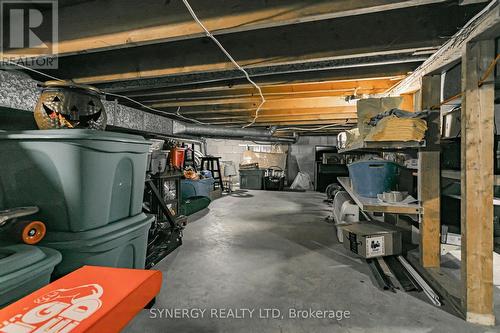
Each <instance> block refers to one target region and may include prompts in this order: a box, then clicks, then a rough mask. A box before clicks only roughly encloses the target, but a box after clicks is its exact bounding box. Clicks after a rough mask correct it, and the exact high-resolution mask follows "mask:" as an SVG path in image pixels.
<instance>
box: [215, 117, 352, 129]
mask: <svg viewBox="0 0 500 333" xmlns="http://www.w3.org/2000/svg"><path fill="white" fill-rule="evenodd" d="M247 123H249V121H220V122H210V124H211V125H231V124H235V125H238V124H247ZM256 123H257V125H256V126H255V127H257V126H272V125H280V126H281V125H293V126H295V125H330V124H337V123H338V128H352V127H353V126H354V125H356V124H357V120H348V121H339V120H330V119H328V120H318V119H315V120H292V121H289V120H286V121H271V122H269V121H267V120H264V121H263V120H260V121H257V122H256Z"/></svg>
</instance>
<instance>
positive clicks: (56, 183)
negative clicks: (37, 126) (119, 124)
mask: <svg viewBox="0 0 500 333" xmlns="http://www.w3.org/2000/svg"><path fill="white" fill-rule="evenodd" d="M148 149H149V143H148V142H147V141H146V140H144V139H143V138H142V137H140V136H135V135H128V134H121V133H111V132H104V131H94V130H77V129H68V130H64V129H59V130H41V131H23V132H3V133H0V161H1V163H0V210H2V209H8V208H12V207H21V206H33V205H36V206H38V207H40V212H39V213H38V214H37V215H36V216H34V218H36V219H40V220H41V221H43V222H44V223H45V224H46V225H47V229H48V230H49V231H72V232H77V231H85V230H90V229H95V228H99V227H102V226H104V225H106V224H108V223H111V222H115V221H118V220H121V219H124V218H126V217H130V216H134V215H137V214H139V213H140V212H141V211H142V196H143V192H144V178H145V172H146V161H147V153H148Z"/></svg>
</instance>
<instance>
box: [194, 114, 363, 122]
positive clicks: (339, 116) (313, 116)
mask: <svg viewBox="0 0 500 333" xmlns="http://www.w3.org/2000/svg"><path fill="white" fill-rule="evenodd" d="M196 119H197V120H202V121H205V120H207V121H210V120H241V119H243V120H252V119H253V116H251V115H245V116H210V117H196ZM347 119H352V120H355V119H357V115H356V113H340V114H335V113H330V114H314V113H313V114H302V115H260V114H259V117H258V118H257V120H260V121H285V120H286V121H295V120H347Z"/></svg>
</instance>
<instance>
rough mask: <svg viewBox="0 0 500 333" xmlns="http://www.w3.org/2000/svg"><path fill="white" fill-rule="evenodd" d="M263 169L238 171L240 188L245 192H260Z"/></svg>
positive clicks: (262, 181) (264, 171)
mask: <svg viewBox="0 0 500 333" xmlns="http://www.w3.org/2000/svg"><path fill="white" fill-rule="evenodd" d="M265 173H266V170H264V169H252V170H240V188H241V189H246V190H262V188H263V184H264V175H265Z"/></svg>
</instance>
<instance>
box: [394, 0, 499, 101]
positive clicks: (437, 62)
mask: <svg viewBox="0 0 500 333" xmlns="http://www.w3.org/2000/svg"><path fill="white" fill-rule="evenodd" d="M499 23H500V6H499V4H498V1H496V0H493V1H491V2H490V3H489V4H488V6H486V7H485V8H484V9H483V10H482V11H481V12H480V13H478V14H477V15H476V16H474V17H473V18H472V19H471V20H470V21H468V22H467V23H466V24H465V26H464V27H463V28H462V29H460V30H459V31H458V32H457V33H456V34H455V35H454V36H453V37H452V38H450V39H449V40H448V41H447V42H446V43H445V44H444V45H443V46H442V47H441V48H440V49H439V50H438V51H437V52H436V53H434V54H433V55H432V56H431V57H429V59H427V60H426V61H425V62H424V63H423V64H422V65H420V66H419V67H418V68H417V69H416V70H415V71H414V72H413V73H412V74H411V75H409V76H408V77H407V78H405V79H404V80H403V81H401V82H400V83H399V84H398V85H396V86H395V87H394V88H393V89H391V91H389V92H387V95H388V96H389V95H400V94H403V93H408V92H413V91H416V90H419V89H420V87H421V86H422V77H423V76H425V75H427V74H430V73H433V72H435V71H439V70H441V69H444V67H445V66H449V65H450V64H454V63H456V62H459V61H460V60H461V58H462V53H463V51H464V49H465V46H466V44H467V43H468V42H469V41H471V40H473V39H474V38H476V37H477V36H479V35H481V34H484V33H485V32H486V31H489V30H495V29H496V32H498V31H499V30H500V29H499Z"/></svg>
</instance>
